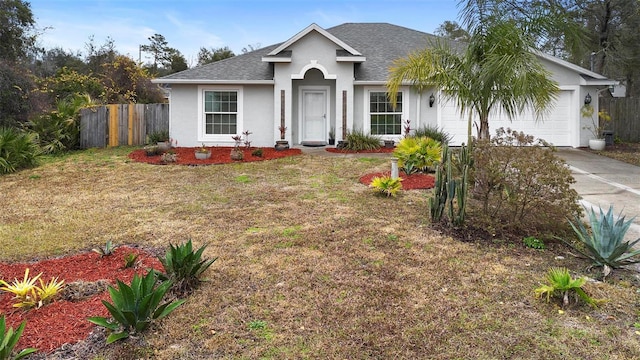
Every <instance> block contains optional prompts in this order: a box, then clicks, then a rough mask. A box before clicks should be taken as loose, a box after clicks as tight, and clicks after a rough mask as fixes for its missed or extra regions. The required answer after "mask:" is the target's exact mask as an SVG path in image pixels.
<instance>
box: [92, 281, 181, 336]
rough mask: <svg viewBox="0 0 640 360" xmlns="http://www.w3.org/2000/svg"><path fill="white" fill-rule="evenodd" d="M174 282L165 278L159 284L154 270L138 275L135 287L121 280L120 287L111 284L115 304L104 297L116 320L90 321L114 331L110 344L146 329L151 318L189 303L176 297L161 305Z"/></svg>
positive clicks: (94, 319)
mask: <svg viewBox="0 0 640 360" xmlns="http://www.w3.org/2000/svg"><path fill="white" fill-rule="evenodd" d="M171 285H172V283H171V281H164V282H161V283H160V285H158V286H157V287H156V276H155V274H154V273H153V272H152V271H150V272H149V273H147V275H146V276H144V277H140V276H138V275H137V274H136V275H134V276H133V280H131V286H129V285H127V284H125V283H123V282H122V281H120V280H118V281H117V287H118V288H117V289H116V288H114V287H113V286H109V295H110V296H111V301H113V304H112V303H110V302H108V301H105V300H102V303H103V304H104V306H105V307H106V308H107V310H109V313H110V314H111V316H112V317H113V321H112V320H109V319H107V318H104V317H101V316H94V317H90V318H89V319H88V320H89V321H90V322H91V323H94V324H96V325H99V326H103V327H105V328H107V329H109V330H111V331H112V333H111V334H110V335H109V336H108V337H107V344H111V343H112V342H114V341H118V340H120V339H124V338H127V337H129V335H132V334H137V333H139V332H141V331H144V330H145V329H146V328H147V327H148V326H149V324H150V323H151V321H153V320H159V319H162V318H163V317H165V316H167V315H169V314H170V313H171V312H173V311H174V310H175V309H176V308H177V307H178V306H180V305H182V304H183V303H184V302H185V300H176V301H173V302H165V303H163V304H162V305H160V301H162V298H163V297H164V295H165V294H166V292H167V291H168V290H169V288H170V287H171Z"/></svg>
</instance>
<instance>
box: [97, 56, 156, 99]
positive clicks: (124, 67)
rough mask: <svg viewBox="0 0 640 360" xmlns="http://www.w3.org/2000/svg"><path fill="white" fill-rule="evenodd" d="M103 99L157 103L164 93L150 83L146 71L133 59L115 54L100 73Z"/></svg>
mask: <svg viewBox="0 0 640 360" xmlns="http://www.w3.org/2000/svg"><path fill="white" fill-rule="evenodd" d="M101 78H102V83H103V86H104V88H105V100H106V101H107V102H109V103H126V102H133V103H140V104H146V103H159V102H163V101H164V94H163V93H162V91H161V90H160V88H159V87H158V85H155V84H152V83H151V77H150V76H149V74H148V72H147V71H146V70H145V69H143V68H141V67H140V65H139V64H137V63H136V62H135V61H134V60H133V59H131V58H129V57H126V56H124V55H117V56H116V58H115V59H114V61H113V62H112V63H108V64H105V65H104V72H103V74H101Z"/></svg>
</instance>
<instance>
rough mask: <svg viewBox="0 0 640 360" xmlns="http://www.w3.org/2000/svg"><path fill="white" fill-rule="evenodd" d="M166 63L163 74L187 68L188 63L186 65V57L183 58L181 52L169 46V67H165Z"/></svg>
mask: <svg viewBox="0 0 640 360" xmlns="http://www.w3.org/2000/svg"><path fill="white" fill-rule="evenodd" d="M166 65H167V64H165V66H164V67H165V69H164V70H165V71H164V74H163V75H168V74H173V73H176V72H178V71H183V70H187V69H188V68H189V65H187V59H185V58H184V56H183V55H182V53H181V52H180V51H178V50H177V49H174V48H169V63H168V65H169V67H168V69H167V66H166Z"/></svg>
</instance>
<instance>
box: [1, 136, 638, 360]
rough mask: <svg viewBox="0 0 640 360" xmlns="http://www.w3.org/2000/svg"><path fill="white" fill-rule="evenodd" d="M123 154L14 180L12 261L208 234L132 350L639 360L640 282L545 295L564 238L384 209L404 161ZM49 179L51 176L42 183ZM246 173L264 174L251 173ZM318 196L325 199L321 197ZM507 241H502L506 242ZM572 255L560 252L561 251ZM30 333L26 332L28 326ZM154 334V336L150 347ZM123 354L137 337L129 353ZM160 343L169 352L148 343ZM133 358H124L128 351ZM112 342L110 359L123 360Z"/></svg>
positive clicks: (5, 199)
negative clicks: (392, 172)
mask: <svg viewBox="0 0 640 360" xmlns="http://www.w3.org/2000/svg"><path fill="white" fill-rule="evenodd" d="M127 153H128V151H125V150H123V149H121V148H114V149H101V150H91V151H87V152H74V153H72V154H69V155H66V156H60V157H50V158H49V159H48V160H47V161H44V162H42V165H41V166H40V167H38V168H34V169H27V170H23V171H20V172H18V173H14V174H10V175H6V176H1V177H0V187H2V189H3V191H2V192H0V201H2V203H3V204H5V206H4V207H3V211H2V212H0V248H1V249H2V252H1V253H0V261H16V260H20V261H26V260H30V259H34V258H39V257H49V256H57V255H61V254H68V253H73V252H77V251H86V250H88V249H91V248H92V247H96V246H102V245H104V244H105V242H106V240H109V239H111V240H113V242H114V244H116V245H122V244H138V245H140V246H153V247H166V246H168V244H169V243H174V244H175V243H177V242H181V241H186V240H187V239H193V241H194V244H195V245H197V246H199V245H201V244H205V243H207V244H209V246H208V247H207V249H206V251H205V254H204V255H205V256H206V257H218V261H216V265H215V266H214V267H212V268H211V269H209V270H208V271H207V272H206V273H205V274H204V277H205V278H206V279H207V280H208V281H206V282H204V283H203V284H202V285H201V286H200V288H199V289H198V291H196V292H195V293H194V294H193V295H191V296H190V297H189V299H188V301H187V302H186V303H185V304H184V305H183V306H182V307H180V308H179V309H178V310H176V311H175V312H174V313H172V314H171V315H170V316H169V317H168V318H167V320H166V321H162V322H160V323H158V324H156V325H154V329H153V331H150V332H148V333H145V334H144V335H143V339H142V340H143V341H141V342H140V344H138V345H136V344H135V343H132V344H128V345H127V346H128V348H127V349H126V350H127V352H126V353H128V354H139V356H140V357H146V356H153V357H154V358H156V359H175V358H199V359H206V358H234V359H258V358H328V359H335V358H340V359H364V358H396V359H415V358H424V357H425V354H429V355H427V356H429V357H434V358H441V359H450V358H469V359H496V358H539V359H555V358H601V357H602V354H607V356H610V357H611V358H619V359H633V358H637V356H638V354H640V342H639V341H638V339H639V336H640V335H637V334H636V333H635V332H636V331H637V329H636V328H634V323H640V318H639V317H638V309H637V304H638V303H640V293H638V292H637V291H636V289H637V288H638V282H637V280H636V279H635V278H634V277H633V276H630V274H629V273H626V272H624V271H621V272H618V271H616V272H615V273H614V274H618V275H619V276H620V278H621V279H622V280H624V281H621V280H620V281H619V280H618V279H616V277H615V276H613V277H611V279H610V280H608V282H607V283H601V282H589V283H587V284H586V285H585V291H587V293H589V295H590V296H592V297H594V298H606V299H608V300H609V302H608V303H606V304H603V305H602V306H601V307H600V308H598V309H595V310H594V309H592V308H589V307H586V306H580V307H572V308H568V309H565V310H564V312H563V313H562V314H560V313H559V312H558V310H559V307H558V305H557V304H555V303H553V302H551V303H546V302H544V301H540V300H537V299H535V297H534V293H533V289H535V288H536V287H538V286H540V284H541V283H542V282H543V281H544V274H545V273H546V272H547V270H548V269H549V267H551V266H566V267H567V268H569V269H571V270H572V273H574V272H575V273H574V274H573V275H576V276H578V275H587V276H589V275H592V276H593V274H590V273H585V272H584V269H585V268H586V266H587V265H588V264H587V263H586V262H584V261H580V260H577V259H575V258H573V257H572V256H571V255H570V254H569V251H570V250H569V249H567V248H565V247H564V246H562V245H559V244H554V243H549V244H545V245H546V248H547V250H545V251H543V252H540V251H531V249H528V248H526V247H525V245H524V244H523V243H522V242H518V243H516V244H509V243H508V242H504V241H502V242H501V241H496V242H497V244H492V243H480V242H473V241H470V242H460V241H457V240H454V239H451V238H449V237H444V236H442V235H440V234H439V233H438V232H436V231H434V230H431V229H430V228H429V226H428V224H427V198H428V196H427V194H428V192H424V191H406V192H404V193H403V195H402V197H401V199H400V201H395V202H384V204H382V203H381V202H380V201H379V199H378V198H376V197H375V196H371V193H370V190H369V189H368V188H367V187H366V186H364V185H362V184H360V183H358V178H359V176H361V175H362V174H365V173H370V172H375V171H382V170H386V168H387V167H388V160H384V159H375V160H372V161H362V158H356V157H319V156H309V155H303V156H298V157H295V158H286V159H279V160H272V161H264V162H256V163H244V164H229V165H221V166H198V167H186V166H152V165H147V164H140V163H133V162H129V161H128V159H127V157H126V154H127ZM36 175H37V176H39V178H38V179H37V181H36V180H35V179H31V180H30V177H32V176H36ZM243 176H246V177H247V178H248V179H250V181H249V182H241V181H238V180H237V179H239V178H243ZM307 194H313V197H311V196H308V195H307ZM497 240H500V239H497ZM559 255H561V256H563V257H564V258H565V259H564V260H558V259H557V258H556V256H559ZM27 326H28V325H27ZM141 344H144V345H141ZM123 346H124V345H123ZM149 349H153V352H152V353H149ZM119 351H120V352H122V353H120V352H119ZM124 353H125V350H123V349H122V348H120V349H119V350H118V349H117V348H116V347H113V348H106V349H103V350H102V353H101V354H99V355H96V358H99V357H100V356H102V357H103V358H119V357H118V356H119V355H121V354H124Z"/></svg>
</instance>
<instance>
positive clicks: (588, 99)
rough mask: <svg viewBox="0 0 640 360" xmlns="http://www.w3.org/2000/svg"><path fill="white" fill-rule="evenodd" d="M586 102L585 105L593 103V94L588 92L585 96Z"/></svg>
mask: <svg viewBox="0 0 640 360" xmlns="http://www.w3.org/2000/svg"><path fill="white" fill-rule="evenodd" d="M584 104H585V105H589V104H591V94H589V93H587V96H585V97H584Z"/></svg>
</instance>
